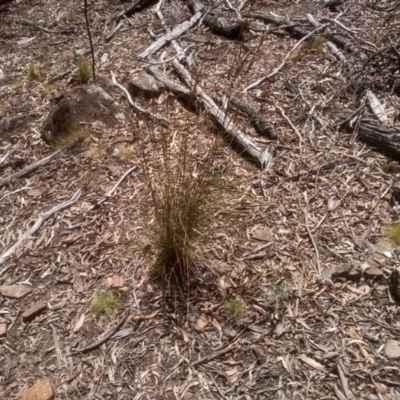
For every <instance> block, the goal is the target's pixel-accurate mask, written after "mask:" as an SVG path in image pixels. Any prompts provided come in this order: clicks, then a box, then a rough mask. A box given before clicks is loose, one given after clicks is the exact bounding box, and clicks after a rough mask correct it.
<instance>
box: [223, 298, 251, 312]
mask: <svg viewBox="0 0 400 400" xmlns="http://www.w3.org/2000/svg"><path fill="white" fill-rule="evenodd" d="M245 309H246V303H245V301H244V300H243V299H242V298H241V297H235V298H233V299H230V300H228V301H227V302H226V303H225V311H226V313H227V314H228V315H229V316H230V317H236V316H238V315H240V314H241V313H242V312H243V311H244V310H245Z"/></svg>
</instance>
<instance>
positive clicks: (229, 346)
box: [190, 330, 245, 367]
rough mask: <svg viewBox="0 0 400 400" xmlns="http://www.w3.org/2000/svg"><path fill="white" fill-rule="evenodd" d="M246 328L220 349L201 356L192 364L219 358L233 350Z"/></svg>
mask: <svg viewBox="0 0 400 400" xmlns="http://www.w3.org/2000/svg"><path fill="white" fill-rule="evenodd" d="M244 332H245V330H243V331H242V332H240V333H238V334H237V336H236V338H235V339H233V340H232V341H231V342H230V343H228V344H227V345H226V346H223V347H222V348H220V349H217V350H215V351H214V352H212V353H211V354H207V355H206V356H204V357H201V358H200V359H199V360H197V361H193V362H192V363H191V364H190V366H192V367H194V366H196V365H199V364H203V363H205V362H207V361H211V360H213V359H214V358H217V357H219V356H221V355H223V354H225V353H227V352H228V351H231V350H232V349H233V348H234V347H235V346H236V344H237V342H238V340H239V339H240V337H241V336H242V335H243V334H244Z"/></svg>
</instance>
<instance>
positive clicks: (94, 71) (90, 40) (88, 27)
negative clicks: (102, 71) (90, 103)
mask: <svg viewBox="0 0 400 400" xmlns="http://www.w3.org/2000/svg"><path fill="white" fill-rule="evenodd" d="M83 1H84V6H85V21H86V29H87V33H88V38H89V44H90V52H91V54H92V72H93V81H95V80H96V70H95V61H94V48H93V41H92V35H91V34H90V26H89V18H88V6H87V0H83Z"/></svg>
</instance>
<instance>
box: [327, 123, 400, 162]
mask: <svg viewBox="0 0 400 400" xmlns="http://www.w3.org/2000/svg"><path fill="white" fill-rule="evenodd" d="M340 121H343V122H340ZM337 124H338V126H339V127H340V128H342V129H344V130H345V131H346V132H349V133H353V131H354V126H353V124H352V121H349V120H348V118H346V117H342V116H341V117H339V121H338V123H337ZM335 125H336V124H335ZM399 134H400V132H399V131H398V130H397V129H395V128H392V127H385V126H383V125H381V124H379V123H377V122H376V121H373V120H370V119H367V118H362V119H361V120H360V123H359V125H358V132H357V137H358V138H360V140H362V141H363V142H365V143H367V144H369V145H371V146H373V147H375V148H376V149H377V150H378V151H379V152H380V153H382V154H385V155H389V156H390V157H393V158H394V159H396V160H398V161H400V135H399Z"/></svg>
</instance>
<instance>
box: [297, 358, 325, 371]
mask: <svg viewBox="0 0 400 400" xmlns="http://www.w3.org/2000/svg"><path fill="white" fill-rule="evenodd" d="M299 358H300V360H301V361H303V362H304V363H306V364H307V365H309V366H310V367H312V368H314V369H317V370H319V371H323V370H324V366H323V365H322V364H320V363H319V362H318V361H315V360H313V359H312V358H310V357H307V356H306V355H305V354H301V355H300V356H299Z"/></svg>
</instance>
